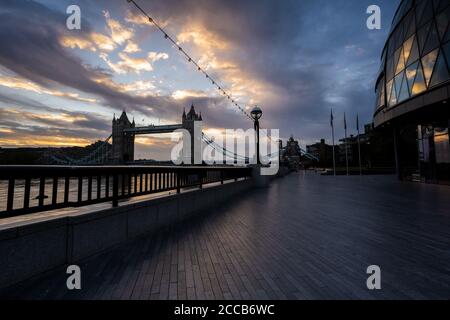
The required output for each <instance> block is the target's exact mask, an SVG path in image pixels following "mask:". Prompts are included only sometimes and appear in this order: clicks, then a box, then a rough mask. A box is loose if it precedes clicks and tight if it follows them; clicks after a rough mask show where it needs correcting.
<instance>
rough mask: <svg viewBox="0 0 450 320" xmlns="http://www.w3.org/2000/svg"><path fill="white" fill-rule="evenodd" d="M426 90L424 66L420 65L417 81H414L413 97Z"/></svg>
mask: <svg viewBox="0 0 450 320" xmlns="http://www.w3.org/2000/svg"><path fill="white" fill-rule="evenodd" d="M425 90H427V86H426V85H425V79H424V78H423V72H422V66H421V64H420V63H419V64H418V67H417V74H416V79H415V80H414V85H413V87H412V90H411V91H412V95H413V96H414V95H417V94H419V93H422V92H424V91H425Z"/></svg>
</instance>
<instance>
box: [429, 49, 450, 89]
mask: <svg viewBox="0 0 450 320" xmlns="http://www.w3.org/2000/svg"><path fill="white" fill-rule="evenodd" d="M448 79H449V73H448V70H447V63H446V61H445V58H444V53H443V52H441V53H440V54H439V57H438V60H437V62H436V66H435V67H434V71H433V76H432V77H431V82H430V87H433V86H435V85H437V84H440V83H442V82H444V81H447V80H448Z"/></svg>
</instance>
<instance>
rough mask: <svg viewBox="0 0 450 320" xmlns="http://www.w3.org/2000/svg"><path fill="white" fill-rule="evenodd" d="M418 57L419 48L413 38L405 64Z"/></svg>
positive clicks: (414, 60)
mask: <svg viewBox="0 0 450 320" xmlns="http://www.w3.org/2000/svg"><path fill="white" fill-rule="evenodd" d="M418 59H419V48H418V47H417V38H415V39H414V42H413V45H412V48H411V52H410V54H409V58H408V62H407V63H406V64H407V65H410V64H411V63H413V62H416V61H417V60H418Z"/></svg>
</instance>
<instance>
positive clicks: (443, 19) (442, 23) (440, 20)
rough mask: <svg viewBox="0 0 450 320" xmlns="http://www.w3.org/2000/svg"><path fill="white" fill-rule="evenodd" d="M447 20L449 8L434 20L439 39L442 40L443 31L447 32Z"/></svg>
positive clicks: (449, 14) (449, 16) (449, 13)
mask: <svg viewBox="0 0 450 320" xmlns="http://www.w3.org/2000/svg"><path fill="white" fill-rule="evenodd" d="M449 2H450V1H449ZM449 19H450V7H448V8H447V10H446V11H445V12H443V13H441V14H439V15H438V16H437V18H436V22H437V28H438V32H439V36H440V39H443V38H444V35H445V31H447V27H448V24H449Z"/></svg>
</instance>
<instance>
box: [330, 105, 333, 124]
mask: <svg viewBox="0 0 450 320" xmlns="http://www.w3.org/2000/svg"><path fill="white" fill-rule="evenodd" d="M330 126H331V127H333V109H331V115H330Z"/></svg>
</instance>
